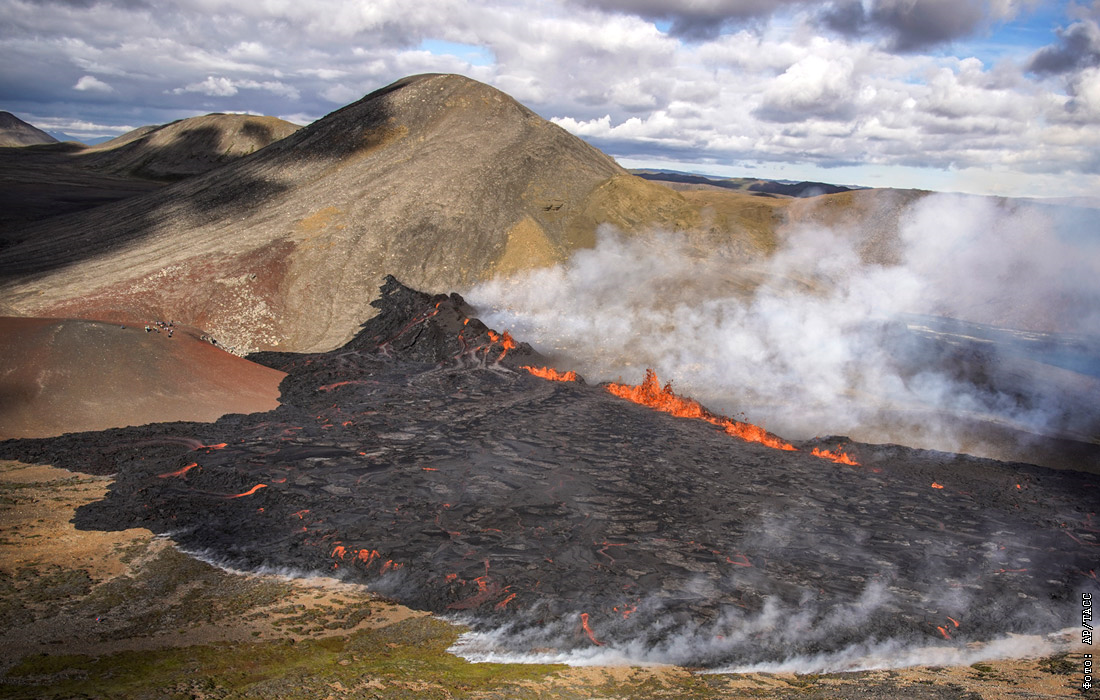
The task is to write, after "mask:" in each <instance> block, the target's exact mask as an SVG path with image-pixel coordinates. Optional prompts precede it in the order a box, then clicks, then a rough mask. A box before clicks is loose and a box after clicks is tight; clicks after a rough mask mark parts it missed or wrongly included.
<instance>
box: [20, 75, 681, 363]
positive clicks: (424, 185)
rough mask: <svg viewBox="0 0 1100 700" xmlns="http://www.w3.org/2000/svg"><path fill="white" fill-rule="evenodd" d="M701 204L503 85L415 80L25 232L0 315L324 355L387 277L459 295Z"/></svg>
mask: <svg viewBox="0 0 1100 700" xmlns="http://www.w3.org/2000/svg"><path fill="white" fill-rule="evenodd" d="M691 209H692V205H691V203H690V202H689V201H688V200H687V199H686V198H685V197H684V196H682V195H681V194H680V193H677V192H673V191H672V190H669V189H668V188H665V187H662V186H659V185H656V184H654V183H647V182H645V181H643V180H641V179H639V178H634V177H633V176H630V175H629V174H628V173H627V172H626V171H625V170H623V169H622V168H620V167H619V166H618V165H617V164H616V163H615V162H614V161H613V160H612V159H611V158H609V157H608V156H606V155H604V154H603V153H601V152H600V151H598V150H596V149H595V148H593V147H591V146H589V145H588V144H586V143H584V142H583V141H581V140H580V139H578V138H576V137H574V136H572V135H570V134H568V133H567V132H566V131H564V130H563V129H561V128H559V127H558V126H556V125H554V124H551V123H549V122H547V121H545V120H543V119H541V118H540V117H538V116H537V115H535V114H534V113H533V112H531V111H530V110H528V109H527V108H525V107H523V106H522V105H520V104H519V103H517V102H516V101H515V100H513V99H512V98H510V97H508V96H507V95H505V94H504V93H502V92H500V91H498V90H495V89H493V88H491V87H488V86H486V85H483V84H481V83H478V82H476V81H473V80H470V79H468V78H463V77H460V76H454V75H422V76H414V77H411V78H406V79H404V80H401V81H398V82H396V83H394V84H393V85H390V86H388V87H386V88H383V89H381V90H378V91H376V92H374V93H372V94H370V95H368V96H367V97H365V98H363V99H362V100H360V101H359V102H356V103H354V104H352V105H349V106H347V107H345V108H343V109H341V110H338V111H336V112H334V113H332V114H330V115H329V116H327V117H325V118H324V119H322V120H319V121H318V122H315V123H314V124H312V125H310V126H308V127H305V128H303V129H301V130H299V131H297V132H295V133H294V134H292V135H290V136H288V137H287V138H285V139H283V140H281V141H278V142H276V143H274V144H273V145H271V146H270V147H268V148H265V149H263V150H262V151H259V152H257V153H256V154H254V155H252V156H248V157H245V158H242V159H241V160H239V161H237V162H234V163H231V164H229V165H226V166H224V167H222V168H219V169H217V170H214V171H212V172H209V173H207V174H206V175H202V176H198V177H195V178H191V179H189V180H186V181H183V182H180V183H176V184H174V185H172V186H170V187H167V188H165V189H163V190H160V191H157V192H154V193H151V194H148V195H145V196H141V197H136V198H133V199H129V200H126V201H124V202H119V203H117V204H114V205H110V206H107V207H101V208H98V209H96V210H93V211H89V212H86V213H84V214H83V215H79V216H71V217H68V218H65V219H53V220H52V221H50V222H46V223H48V226H47V225H46V223H44V224H43V225H42V226H41V227H40V228H38V229H34V230H31V231H29V234H30V235H28V236H27V237H26V240H25V241H24V242H23V243H21V244H19V245H17V246H13V247H11V248H9V249H7V250H4V251H2V252H0V276H2V278H3V280H4V281H3V282H2V283H0V309H3V310H4V311H5V312H7V313H12V314H22V315H51V316H95V317H99V318H112V319H142V318H151V317H152V318H165V317H172V318H175V319H177V320H182V321H183V322H186V323H189V324H191V325H195V326H197V327H201V328H204V329H207V330H209V331H210V332H212V333H213V334H215V335H216V336H217V337H218V338H219V339H220V340H222V341H224V342H227V343H228V344H232V345H234V346H235V347H236V348H237V349H239V350H246V349H247V350H251V349H262V348H275V347H277V348H280V349H294V350H311V349H321V348H331V347H334V346H336V345H338V344H339V343H341V342H342V341H344V340H346V339H347V338H348V337H350V336H351V334H352V333H353V332H354V331H355V329H356V328H357V327H358V325H359V324H360V323H362V321H363V320H364V319H366V318H369V317H370V316H371V315H373V309H372V308H370V307H369V306H368V304H369V302H370V301H371V300H372V299H373V298H374V297H375V295H376V290H377V288H378V285H379V282H380V280H381V277H382V275H383V274H386V273H391V274H394V275H396V276H398V277H400V278H401V279H402V281H404V282H406V283H408V284H410V285H412V286H415V287H418V288H421V289H428V290H433V291H436V290H450V289H456V288H459V289H460V288H463V287H465V286H466V285H469V284H470V283H472V282H474V281H477V280H481V279H485V278H487V277H489V276H491V275H492V274H494V273H496V272H508V271H511V270H514V269H517V268H519V267H529V266H531V265H540V264H550V263H553V262H557V261H560V260H564V259H566V258H567V257H568V256H569V255H570V254H571V252H572V251H573V250H575V249H577V248H578V247H584V246H588V245H591V243H592V241H593V236H594V231H595V227H596V225H597V224H598V223H601V222H602V221H611V222H613V223H619V224H622V225H623V226H625V227H627V228H628V229H629V228H637V227H641V226H643V225H645V226H648V225H651V224H656V225H660V226H662V227H667V228H680V227H682V226H684V225H694V224H695V223H696V222H697V221H699V214H698V213H695V212H692V211H691ZM638 212H641V214H639V213H638Z"/></svg>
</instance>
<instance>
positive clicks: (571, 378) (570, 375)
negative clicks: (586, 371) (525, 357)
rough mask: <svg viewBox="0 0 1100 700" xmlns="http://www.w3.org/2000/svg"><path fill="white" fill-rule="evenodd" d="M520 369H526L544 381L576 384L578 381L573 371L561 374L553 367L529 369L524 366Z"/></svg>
mask: <svg viewBox="0 0 1100 700" xmlns="http://www.w3.org/2000/svg"><path fill="white" fill-rule="evenodd" d="M520 369H525V370H527V371H528V372H530V373H531V374H533V375H535V376H536V377H541V378H542V379H548V380H550V381H552V382H575V381H577V373H576V372H574V371H573V370H569V371H568V372H559V371H558V370H556V369H554V368H553V367H528V366H527V365H523V366H522V367H520Z"/></svg>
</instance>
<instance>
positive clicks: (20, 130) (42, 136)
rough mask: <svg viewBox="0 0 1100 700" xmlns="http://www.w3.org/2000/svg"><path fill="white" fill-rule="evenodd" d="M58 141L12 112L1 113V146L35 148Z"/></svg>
mask: <svg viewBox="0 0 1100 700" xmlns="http://www.w3.org/2000/svg"><path fill="white" fill-rule="evenodd" d="M42 143H57V139H55V138H54V137H52V136H50V135H49V134H47V133H46V132H45V131H42V130H41V129H39V128H38V127H36V126H33V125H31V124H28V123H27V122H25V121H23V120H22V119H20V118H19V117H17V116H15V115H14V114H12V113H11V112H0V146H35V145H38V144H42Z"/></svg>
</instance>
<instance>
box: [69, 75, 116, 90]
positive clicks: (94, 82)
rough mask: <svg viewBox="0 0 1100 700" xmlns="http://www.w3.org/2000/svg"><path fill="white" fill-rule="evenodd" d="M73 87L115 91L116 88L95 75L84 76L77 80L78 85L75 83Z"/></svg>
mask: <svg viewBox="0 0 1100 700" xmlns="http://www.w3.org/2000/svg"><path fill="white" fill-rule="evenodd" d="M73 89H74V90H81V91H84V90H90V91H92V92H114V88H112V87H111V86H110V85H108V84H107V83H105V82H103V81H102V80H100V79H98V78H96V77H95V76H94V75H85V76H82V77H81V78H80V80H78V81H76V85H73Z"/></svg>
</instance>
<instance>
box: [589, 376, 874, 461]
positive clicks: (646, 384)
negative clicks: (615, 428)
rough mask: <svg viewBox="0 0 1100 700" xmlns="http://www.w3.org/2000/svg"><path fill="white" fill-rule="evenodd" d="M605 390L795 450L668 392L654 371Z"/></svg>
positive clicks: (831, 455)
mask: <svg viewBox="0 0 1100 700" xmlns="http://www.w3.org/2000/svg"><path fill="white" fill-rule="evenodd" d="M607 390H608V391H610V392H611V393H612V394H614V395H615V396H618V397H620V398H624V399H626V400H628V401H633V402H634V403H639V404H642V405H643V406H649V407H650V408H655V409H657V410H658V411H663V412H664V413H671V414H672V415H674V416H679V417H681V418H697V419H699V420H705V421H706V422H708V423H711V424H713V425H717V426H718V427H720V428H722V430H724V431H725V432H726V433H727V434H728V435H732V436H733V437H736V438H740V439H741V440H744V441H746V442H758V443H760V444H761V445H765V446H766V447H771V448H773V449H776V450H786V451H789V452H796V451H797V450H798V448H796V447H795V446H794V445H791V444H789V443H786V442H783V441H782V440H780V439H779V438H778V437H776V436H774V435H772V434H770V433H769V432H768V431H766V430H764V429H763V428H761V427H760V426H758V425H753V424H752V423H743V422H741V421H737V420H733V419H732V418H728V417H726V416H723V415H719V414H716V413H711V412H710V411H708V410H707V409H705V408H703V406H702V404H700V403H699V402H698V401H695V400H694V399H689V398H685V397H683V396H677V395H676V394H674V393H673V392H672V382H669V383H667V384H665V386H664V388H662V387H661V383H660V381H659V380H658V379H657V373H656V372H654V371H653V370H651V369H647V370H646V371H645V379H644V380H643V381H642V383H641V384H639V385H637V386H632V385H629V384H614V383H612V384H608V385H607ZM812 454H813V455H814V456H815V457H820V458H822V459H829V460H832V461H834V462H837V463H839V464H850V465H853V466H858V465H859V462H856V461H855V460H854V459H852V458H851V457H849V456H848V455H847V454H846V453H844V452H841V451H840V450H839V449H838V450H837V451H836V452H831V451H829V450H820V449H814V450H813V452H812Z"/></svg>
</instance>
